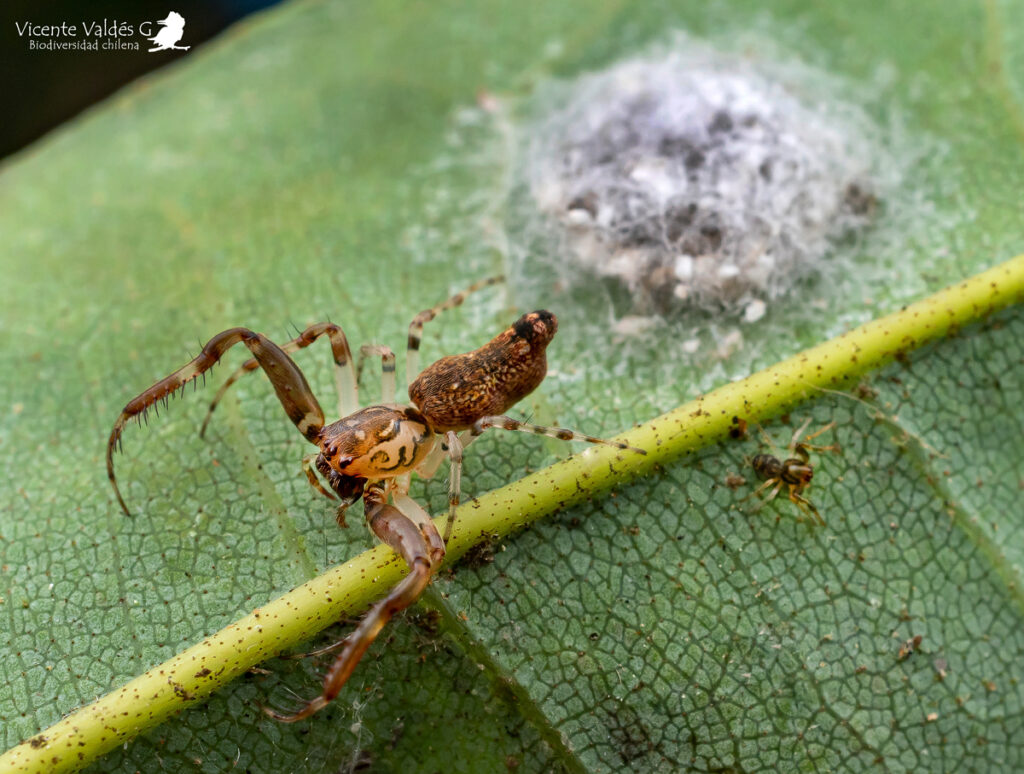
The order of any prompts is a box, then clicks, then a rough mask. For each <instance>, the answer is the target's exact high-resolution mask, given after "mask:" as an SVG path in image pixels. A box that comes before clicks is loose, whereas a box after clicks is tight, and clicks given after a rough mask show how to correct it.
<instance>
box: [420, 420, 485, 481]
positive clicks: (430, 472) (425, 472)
mask: <svg viewBox="0 0 1024 774" xmlns="http://www.w3.org/2000/svg"><path fill="white" fill-rule="evenodd" d="M474 440H476V439H475V437H474V436H472V435H470V431H469V430H463V431H462V432H461V433H459V443H461V444H462V448H463V450H465V448H466V447H467V446H469V445H470V444H471V443H473V441H474ZM446 456H448V449H447V447H446V445H442V444H437V445H436V446H435V447H434V448H433V449H431V450H430V454H428V455H427V457H426V459H424V460H423V462H421V463H420V465H419V467H418V468H416V475H418V476H419V477H420V478H433V476H434V474H435V473H437V469H438V468H439V467H441V463H442V462H444V458H445V457H446Z"/></svg>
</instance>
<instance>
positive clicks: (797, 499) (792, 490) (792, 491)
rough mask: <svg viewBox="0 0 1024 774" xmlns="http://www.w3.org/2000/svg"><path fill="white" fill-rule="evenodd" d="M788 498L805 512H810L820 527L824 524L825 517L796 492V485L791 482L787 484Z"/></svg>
mask: <svg viewBox="0 0 1024 774" xmlns="http://www.w3.org/2000/svg"><path fill="white" fill-rule="evenodd" d="M789 499H790V500H791V501H792V502H794V503H796V506H797V507H798V508H799V509H800V510H801V511H804V512H805V513H811V514H813V516H814V520H815V521H817V522H818V524H820V525H821V526H822V527H824V526H825V518H824V517H823V516H822V515H821V514H820V513H818V509H817V508H815V507H814V503H812V502H811V501H810V500H808V499H807V498H806V497H802V496H801V495H800V494H799V492H797V490H796V487H795V486H794V485H793V484H790V485H789Z"/></svg>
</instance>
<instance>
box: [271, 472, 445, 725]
mask: <svg viewBox="0 0 1024 774" xmlns="http://www.w3.org/2000/svg"><path fill="white" fill-rule="evenodd" d="M386 497H387V495H386V494H385V490H384V486H383V484H380V483H374V484H371V485H370V486H368V487H367V489H366V493H365V495H364V498H363V499H364V502H365V503H366V518H367V520H368V521H369V523H370V529H372V530H373V532H374V534H375V535H377V537H379V538H380V539H381V540H382V541H383V542H384V543H386V544H387V545H389V546H391V548H392V549H394V551H395V552H396V553H398V554H399V555H400V556H401V557H402V558H403V559H404V560H405V562H406V564H408V565H409V569H410V572H409V574H408V575H407V576H405V578H403V579H402V580H401V581H400V582H399V583H398V585H397V586H395V587H394V588H393V589H392V590H391V592H390V593H389V594H388V595H387V596H386V597H384V599H382V600H381V601H379V602H377V603H376V604H375V605H373V607H371V608H370V610H369V612H367V614H366V615H365V616H364V617H363V620H362V621H360V622H359V625H358V626H357V627H356V629H355V631H354V632H352V634H350V635H349V636H348V637H347V638H346V639H345V641H344V642H345V645H344V647H343V648H342V651H341V653H340V654H339V655H338V657H337V658H336V659H335V660H334V663H333V664H331V667H330V669H328V670H327V674H326V675H325V676H324V689H323V692H322V693H321V694H320V695H319V696H317V697H316V698H315V699H312V700H311V701H308V702H306V705H305V706H304V707H302V708H301V709H299V710H298V711H297V712H294V713H292V714H282V713H280V712H276V711H275V710H272V709H270V708H268V707H264V708H263V711H264V712H266V713H267V714H268V715H269V716H270V717H272V718H274V719H275V720H279V721H281V722H282V723H295V722H296V721H299V720H303V719H304V718H308V717H309V716H310V715H312V714H313V713H314V712H316V711H317V710H320V709H323V708H324V707H326V706H327V704H328V703H329V702H330V701H332V700H333V699H334V698H335V697H336V696H337V695H338V694H339V693H340V692H341V689H342V688H343V687H344V686H345V683H346V682H347V681H348V679H349V677H351V675H352V672H353V671H354V670H355V668H356V665H358V664H359V660H360V659H361V658H362V657H363V654H364V653H366V650H367V648H369V647H370V645H371V644H372V643H373V641H374V640H375V639H377V635H378V634H380V631H381V629H383V628H384V626H385V625H386V624H387V622H388V621H390V620H391V618H392V617H393V616H394V615H395V613H398V612H399V611H401V610H404V609H405V608H407V607H408V606H409V605H411V604H412V603H413V602H415V601H416V600H417V599H419V597H420V595H421V594H422V593H423V590H424V589H425V588H426V587H427V584H428V583H430V578H431V576H432V575H433V573H434V569H435V568H436V567H437V566H438V564H439V563H440V562H441V560H442V559H443V558H444V546H443V544H441V542H440V536H437V535H436V532H437V530H436V529H434V533H435V534H434V535H432V536H427V535H425V534H424V532H423V531H421V529H420V528H419V527H418V526H417V525H416V524H414V523H413V521H412V520H411V519H409V518H408V517H407V516H405V515H404V514H403V513H402V512H401V511H399V510H398V509H397V508H395V507H394V506H391V505H388V504H387V503H386V502H384V500H385V498H386ZM430 529H433V523H430Z"/></svg>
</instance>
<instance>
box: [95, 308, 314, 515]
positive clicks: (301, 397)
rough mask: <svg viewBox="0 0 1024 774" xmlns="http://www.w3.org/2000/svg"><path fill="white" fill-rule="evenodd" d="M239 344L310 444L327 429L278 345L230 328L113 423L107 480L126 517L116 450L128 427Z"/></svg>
mask: <svg viewBox="0 0 1024 774" xmlns="http://www.w3.org/2000/svg"><path fill="white" fill-rule="evenodd" d="M238 342H242V343H243V344H245V346H246V347H248V348H249V351H250V352H252V354H253V355H255V357H256V361H257V363H258V364H259V366H260V367H261V368H262V369H263V371H264V372H265V373H266V375H267V378H269V379H270V382H271V384H273V385H274V391H275V392H276V393H277V398H278V400H279V401H280V402H281V405H282V406H283V407H284V410H285V412H287V414H288V417H289V418H290V419H291V420H292V422H293V423H295V426H296V427H297V428H298V429H299V431H300V432H301V433H302V434H303V435H304V436H306V438H307V439H308V440H310V441H314V439H316V437H317V436H318V435H319V434H320V430H322V429H323V426H324V412H323V411H322V410H321V408H320V404H319V403H317V401H316V398H315V397H314V396H313V393H312V391H310V389H309V385H308V384H307V383H306V378H305V377H304V376H303V375H302V371H300V370H299V367H298V366H297V365H295V363H294V362H292V359H291V358H290V357H288V355H287V354H286V353H285V352H284V351H283V350H282V349H281V348H280V347H279V346H277V345H276V344H274V343H273V342H272V341H270V339H268V338H266V337H265V336H263V335H261V334H259V333H254V332H253V331H250V330H249V329H248V328H231V329H229V330H226V331H224V332H222V333H218V334H217V335H216V336H214V337H213V338H212V339H210V340H209V341H208V342H206V344H205V345H204V346H203V349H202V351H201V352H200V353H199V354H198V355H197V356H196V357H194V358H193V359H192V360H191V362H189V363H188V364H187V365H185V366H183V367H182V368H179V369H178V370H177V371H175V372H174V373H172V374H171V375H170V376H167V377H164V378H163V379H161V380H160V381H159V382H157V383H156V384H154V385H153V386H152V387H150V388H149V389H148V390H146V391H145V392H143V393H141V394H140V395H138V396H136V397H135V398H133V399H132V400H130V401H128V405H126V406H125V407H124V410H123V411H122V412H121V415H120V416H119V417H118V418H117V420H116V421H115V422H114V429H113V430H111V432H110V438H109V440H108V441H107V477H108V478H109V479H110V484H111V486H113V488H114V494H115V495H116V496H117V501H118V503H120V505H121V510H123V511H124V512H125V515H127V516H131V512H130V511H129V510H128V506H127V505H126V504H125V501H124V498H123V497H122V496H121V490H120V489H119V488H118V486H117V478H116V477H115V475H114V450H115V449H116V448H118V446H119V445H120V440H121V433H122V432H123V431H124V426H125V424H127V422H128V420H130V419H133V418H137V419H138V421H139V423H140V424H141V422H142V418H143V417H144V416H145V414H146V412H147V410H148V409H149V408H150V407H151V406H153V405H154V404H155V403H157V402H158V401H161V400H162V401H164V404H165V405H166V403H167V399H168V398H169V397H170V396H171V395H173V394H174V393H175V392H176V391H177V390H179V389H181V388H182V387H184V386H185V385H186V384H188V383H189V382H191V381H194V380H195V379H196V378H198V377H199V376H201V375H202V374H204V373H206V372H207V371H209V370H210V369H211V368H213V366H215V365H216V364H217V362H218V361H219V360H220V359H221V357H222V356H223V355H224V353H225V352H227V351H228V350H229V349H230V348H231V347H232V346H234V345H235V344H237V343H238Z"/></svg>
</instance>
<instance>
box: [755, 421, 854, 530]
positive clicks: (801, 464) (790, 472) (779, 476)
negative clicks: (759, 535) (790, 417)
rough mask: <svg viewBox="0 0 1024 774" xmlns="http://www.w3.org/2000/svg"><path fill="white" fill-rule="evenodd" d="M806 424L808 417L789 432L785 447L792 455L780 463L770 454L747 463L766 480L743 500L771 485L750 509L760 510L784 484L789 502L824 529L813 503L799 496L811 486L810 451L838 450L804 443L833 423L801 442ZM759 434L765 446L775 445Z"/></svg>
mask: <svg viewBox="0 0 1024 774" xmlns="http://www.w3.org/2000/svg"><path fill="white" fill-rule="evenodd" d="M810 423H811V420H810V417H808V418H807V421H806V422H804V423H803V424H802V425H800V427H798V428H797V430H796V432H795V433H793V440H791V441H790V442H789V446H788V447H787V448H788V449H789V451H790V452H791V453H792V454H794V455H796V456H794V457H788V458H787V459H785V460H780V459H779V458H778V457H775V456H773V455H771V454H758V455H756V456H755V457H754V458H753V459H752V460H750V464H751V466H752V467H753V468H754V471H755V472H756V473H757V475H758V476H760V477H761V478H762V479H767V480H765V482H764V483H763V484H761V486H759V487H758V488H757V489H755V490H754V491H753V492H751V493H750V494H749V495H747V497H753V496H755V495H760V493H761V492H762V491H763V490H765V489H767V488H768V487H770V486H772V485H774V486H775V488H774V489H772V491H771V494H769V495H768V496H767V497H765V498H764V499H763V500H760V502H759V503H758V505H757V507H756V508H754V512H757V511H758V510H760V508H761V506H762V505H764V504H765V503H768V502H771V501H772V500H773V499H774V498H775V496H776V495H777V494H778V493H779V490H780V489H782V487H783V486H784V485H785V486H787V487H789V499H790V500H791V501H792V502H794V503H795V504H796V506H797V507H798V508H799V509H800V510H801V511H803V512H804V513H808V514H811V515H812V516H813V517H814V519H815V520H816V521H817V522H818V523H819V524H821V525H822V526H824V524H825V519H824V518H822V516H821V514H820V513H818V509H817V508H815V507H814V504H813V503H812V502H811V501H810V500H808V499H807V498H806V497H803V496H802V495H801V494H800V493H801V492H803V491H804V490H805V489H806V488H807V487H809V486H810V485H811V479H812V478H814V466H813V465H811V455H810V454H809V453H808V452H809V451H810V450H813V451H836V452H837V451H839V444H832V445H831V446H815V445H813V444H810V443H807V442H808V441H812V440H814V439H815V438H817V437H818V436H819V435H821V434H822V433H824V432H826V431H828V430H831V429H832V428H833V427H835V425H836V423H835V422H829V423H828V424H827V425H825V426H824V427H823V428H821V429H820V430H819V431H818V432H816V433H812V434H811V435H809V436H807V437H806V438H805V439H804V440H803V441H801V440H800V436H802V435H803V434H804V431H805V430H806V429H807V426H808V425H809V424H810ZM761 435H762V436H763V437H764V439H765V440H766V441H767V442H768V445H769V446H774V445H775V444H773V443H772V440H771V439H770V438H769V437H768V436H767V434H765V432H764V430H761ZM744 499H746V498H744ZM759 499H760V498H759Z"/></svg>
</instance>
